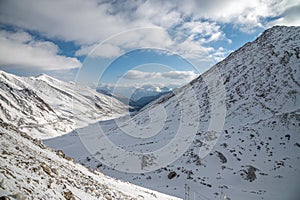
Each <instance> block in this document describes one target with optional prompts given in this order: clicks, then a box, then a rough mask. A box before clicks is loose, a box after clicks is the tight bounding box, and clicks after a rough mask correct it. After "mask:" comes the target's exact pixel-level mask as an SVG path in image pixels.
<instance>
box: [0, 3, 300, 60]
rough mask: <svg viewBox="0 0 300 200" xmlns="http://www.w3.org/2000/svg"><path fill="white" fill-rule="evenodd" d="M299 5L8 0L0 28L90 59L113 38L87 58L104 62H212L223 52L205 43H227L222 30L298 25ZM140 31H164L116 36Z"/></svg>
mask: <svg viewBox="0 0 300 200" xmlns="http://www.w3.org/2000/svg"><path fill="white" fill-rule="evenodd" d="M297 6H299V1H298V0H270V1H266V0H251V1H249V0H228V1H224V0H210V1H206V0H187V1H181V0H174V1H161V0H137V1H105V0H100V1H99V0H91V1H85V0H60V1H58V2H55V3H53V2H52V1H40V0H27V1H18V0H9V1H2V2H1V7H0V23H3V24H7V25H13V26H17V27H19V28H23V29H26V30H33V31H37V32H38V33H40V34H42V35H43V36H45V37H48V38H56V39H57V38H58V39H61V40H64V41H72V42H75V43H76V44H78V45H80V46H81V47H80V49H79V50H78V51H77V52H76V53H75V55H76V56H82V55H88V54H89V53H90V52H91V50H92V49H94V47H95V46H96V45H97V44H99V42H103V41H104V40H106V39H108V38H109V37H112V36H116V37H114V39H113V41H109V42H108V43H106V44H103V45H102V48H99V49H98V48H96V49H94V51H93V53H91V54H90V55H91V56H92V57H104V58H108V57H114V56H118V55H119V54H122V53H123V52H124V51H126V50H127V49H130V48H144V47H156V48H167V49H172V50H173V51H175V52H176V53H178V54H182V55H184V57H186V58H197V59H211V60H212V61H215V60H218V59H219V57H209V56H208V55H220V54H222V52H223V51H220V50H219V49H218V48H216V49H214V48H212V47H211V45H209V44H210V43H212V42H217V41H220V40H224V41H227V42H228V43H230V42H231V41H230V40H229V39H227V38H226V34H225V33H224V32H223V31H222V29H221V27H220V26H222V25H224V24H232V25H233V26H234V27H235V28H238V29H240V30H242V31H244V32H251V31H252V30H253V29H255V28H257V27H266V26H269V25H270V24H282V25H291V24H292V25H300V22H299V20H298V19H299V16H298V14H297V11H298V10H296V11H295V9H294V8H296V7H297ZM294 11H295V12H294ZM29 13H30V14H29ZM291 13H292V14H291ZM276 17H280V19H278V20H276V21H273V23H268V22H267V20H266V19H267V18H268V19H270V18H276ZM141 27H152V28H157V27H159V28H161V29H162V31H150V29H148V30H146V29H145V30H146V31H134V32H128V33H126V34H121V35H118V34H120V33H122V32H123V31H128V30H132V29H136V28H141ZM103 47H105V48H103Z"/></svg>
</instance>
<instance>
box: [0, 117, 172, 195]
mask: <svg viewBox="0 0 300 200" xmlns="http://www.w3.org/2000/svg"><path fill="white" fill-rule="evenodd" d="M0 134H1V141H0V144H1V145H0V151H1V155H0V171H1V173H0V197H1V199H8V198H4V196H6V197H9V199H18V200H23V199H24V200H25V199H67V200H73V199H107V200H109V199H131V200H132V199H139V200H141V199H147V200H148V199H149V200H150V199H159V200H161V199H166V200H167V199H169V200H171V199H174V200H175V199H177V198H175V197H171V196H168V195H164V194H161V193H158V192H155V191H151V190H148V189H145V188H141V187H138V186H135V185H132V184H130V183H128V182H122V181H120V180H116V179H113V178H110V177H107V176H105V175H103V174H102V173H100V172H97V171H91V170H89V169H88V168H86V167H83V166H82V165H79V164H76V163H74V162H73V161H72V160H71V159H70V158H68V157H67V156H65V155H64V154H63V153H62V152H59V151H53V150H50V149H49V148H47V147H45V146H44V145H43V144H41V143H40V141H39V140H36V139H35V140H34V139H32V138H31V137H29V136H28V135H27V134H25V133H22V132H19V131H18V130H17V128H16V127H13V126H11V125H8V124H5V123H2V122H0Z"/></svg>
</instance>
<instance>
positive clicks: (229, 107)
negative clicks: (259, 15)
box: [45, 27, 300, 200]
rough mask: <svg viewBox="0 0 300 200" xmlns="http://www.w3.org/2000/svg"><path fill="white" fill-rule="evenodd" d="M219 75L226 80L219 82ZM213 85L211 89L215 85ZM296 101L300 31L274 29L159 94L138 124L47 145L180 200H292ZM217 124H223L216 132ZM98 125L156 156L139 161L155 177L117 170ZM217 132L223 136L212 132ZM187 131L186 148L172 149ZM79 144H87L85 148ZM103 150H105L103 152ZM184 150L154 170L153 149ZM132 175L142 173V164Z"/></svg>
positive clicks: (299, 138) (132, 148)
mask: <svg viewBox="0 0 300 200" xmlns="http://www.w3.org/2000/svg"><path fill="white" fill-rule="evenodd" d="M216 71H217V72H219V73H220V74H221V77H222V79H220V80H217V76H215V74H216ZM214 79H215V80H216V81H215V82H216V84H215V85H214V86H215V89H214V90H211V89H209V87H208V85H210V83H209V81H211V80H214ZM222 83H223V84H222ZM223 86H224V89H225V94H223V93H222V87H223ZM299 93H300V27H273V28H271V29H268V30H266V31H265V32H264V33H263V34H262V35H261V36H260V37H258V38H257V39H256V40H255V41H253V42H251V43H247V44H245V45H244V46H243V47H242V48H240V49H238V50H237V51H235V52H233V53H232V54H230V55H229V56H228V57H227V58H226V59H225V60H223V61H221V62H220V63H218V64H217V65H215V66H213V67H212V68H211V69H210V70H208V71H207V72H206V73H204V74H203V75H202V76H200V77H199V78H197V79H195V80H194V81H192V82H191V83H190V84H189V85H186V86H184V87H183V88H181V89H180V90H179V91H177V92H176V95H173V94H169V95H166V96H163V97H161V98H159V99H158V100H156V101H154V102H152V103H151V104H150V105H148V106H146V107H145V108H143V109H142V110H141V111H140V112H139V113H138V114H137V115H135V116H134V118H133V120H132V121H133V122H135V123H132V121H130V119H128V118H126V117H124V118H121V119H118V120H117V121H116V120H109V121H106V122H100V123H96V124H92V125H89V126H88V127H85V128H82V129H79V130H77V132H73V133H70V134H68V135H64V136H62V137H58V138H53V139H50V140H46V141H45V143H46V144H48V145H49V146H51V147H54V148H56V149H62V150H64V152H65V153H66V154H68V155H70V156H72V157H74V158H75V159H76V160H77V161H79V162H81V163H83V164H85V165H87V166H91V167H92V168H98V169H99V170H100V171H102V172H103V173H105V174H107V175H110V176H113V177H117V178H120V179H123V180H128V181H130V182H133V183H134V184H138V185H141V186H145V187H148V188H151V189H154V190H158V191H161V192H163V193H168V194H171V195H175V196H178V197H181V198H183V197H187V193H188V194H189V197H190V199H193V198H194V197H195V199H220V198H222V199H224V198H227V199H272V200H274V199H278V200H279V199H291V200H293V199H294V200H296V199H298V195H297V194H299V192H298V191H299V189H300V188H299V185H300V179H299V178H300V167H299V166H300V159H299V152H300V134H299V130H300V124H299V119H300V109H299V108H300V96H299ZM223 95H225V96H223ZM220 97H221V99H220V100H219V99H218V98H220ZM222 97H224V98H225V100H224V101H223V102H224V103H225V106H226V107H225V108H226V113H225V121H224V126H222V125H223V122H222V114H224V110H222V109H224V107H222ZM193 98H195V99H196V101H195V100H193ZM212 108H217V109H216V110H214V109H212ZM151 117H152V118H151ZM213 117H216V118H215V119H217V122H216V123H215V124H214V126H211V122H210V120H211V119H212V118H213ZM218 117H220V118H218ZM186 119H189V120H188V121H187V120H186ZM132 124H134V125H132ZM99 125H100V127H101V128H102V130H104V131H103V132H104V133H105V136H106V137H107V138H108V140H109V141H111V142H113V143H114V144H115V146H119V147H122V148H123V149H126V150H127V151H129V152H135V154H139V153H143V154H144V155H147V156H148V158H149V157H150V158H151V159H152V160H150V161H149V162H148V163H147V165H146V166H144V165H143V158H144V157H140V160H139V159H138V158H136V160H135V161H136V163H138V164H139V165H141V166H142V167H146V168H147V169H148V170H149V172H147V173H130V172H128V173H124V172H120V171H118V170H114V169H113V168H116V169H120V170H122V167H124V168H126V167H128V163H127V162H126V159H124V160H117V159H116V157H115V155H114V154H113V153H112V152H113V151H114V150H115V149H114V148H115V147H114V146H107V148H104V147H106V146H105V144H102V143H101V142H103V141H106V140H105V137H103V135H101V134H100V135H99ZM220 126H221V127H222V129H221V132H218V131H219V130H218V128H215V130H214V127H220ZM182 127H184V129H183V130H185V132H184V135H183V136H181V137H180V138H179V139H182V140H181V142H182V143H179V142H178V143H177V144H176V143H175V144H174V143H172V142H174V140H173V138H177V135H176V134H178V132H179V130H181V129H180V128H182ZM151 131H152V132H154V133H155V134H151ZM82 133H85V134H86V135H82ZM130 134H137V135H130ZM148 136H149V137H148ZM218 136H219V137H218ZM98 138H101V139H98ZM82 141H84V143H85V144H91V145H90V146H83V144H82ZM178 141H180V140H178ZM97 142H98V143H99V144H101V145H102V146H101V148H99V150H98V151H96V149H97V148H98V147H97ZM185 142H188V143H189V146H188V149H187V151H184V153H182V154H181V155H180V156H179V157H177V156H174V157H172V156H173V155H172V154H168V156H169V157H172V159H173V160H174V162H171V163H169V164H168V165H167V166H164V167H162V168H159V169H156V170H154V171H152V170H153V169H155V168H156V167H157V168H158V167H160V164H161V162H163V161H164V160H163V158H161V157H159V155H155V156H154V153H153V152H155V150H160V149H162V148H163V147H165V146H167V145H168V144H171V145H169V149H166V151H168V150H172V152H173V154H174V155H175V154H176V151H177V150H178V149H176V147H180V144H183V143H185ZM106 143H107V142H106ZM178 144H179V146H178ZM176 145H177V146H176ZM174 148H175V149H174ZM87 149H88V150H89V151H87ZM179 150H182V149H179ZM183 150H185V149H184V148H183ZM166 151H165V152H166ZM206 154H207V155H206ZM109 156H111V157H109ZM151 156H152V157H151ZM168 156H166V157H164V158H165V159H168V158H169V157H168ZM96 158H97V159H96ZM99 160H101V162H100V161H99ZM113 162H117V164H116V165H114V166H113ZM103 163H106V164H108V165H109V166H106V165H105V164H103ZM112 166H113V168H112ZM130 167H132V168H134V167H136V168H134V169H135V170H136V171H138V166H136V165H134V164H132V166H130ZM168 175H169V177H168Z"/></svg>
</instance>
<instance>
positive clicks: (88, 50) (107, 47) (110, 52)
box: [75, 44, 123, 58]
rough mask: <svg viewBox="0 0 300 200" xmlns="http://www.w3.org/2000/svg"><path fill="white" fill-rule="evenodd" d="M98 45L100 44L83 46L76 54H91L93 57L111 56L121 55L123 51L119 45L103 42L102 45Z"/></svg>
mask: <svg viewBox="0 0 300 200" xmlns="http://www.w3.org/2000/svg"><path fill="white" fill-rule="evenodd" d="M98 46H99V45H98V44H94V45H84V46H81V47H80V49H79V50H77V51H76V52H75V55H76V56H85V55H89V56H90V57H92V58H95V57H102V58H111V57H115V56H120V55H121V54H122V53H123V50H122V49H121V48H120V47H118V46H117V45H112V44H101V45H100V47H98Z"/></svg>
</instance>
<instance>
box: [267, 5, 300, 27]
mask: <svg viewBox="0 0 300 200" xmlns="http://www.w3.org/2000/svg"><path fill="white" fill-rule="evenodd" d="M299 13H300V5H298V6H293V7H291V8H289V9H288V10H286V11H285V12H284V13H283V15H282V17H280V18H279V19H277V20H275V21H272V22H271V23H269V26H274V25H288V26H300V14H299Z"/></svg>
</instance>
